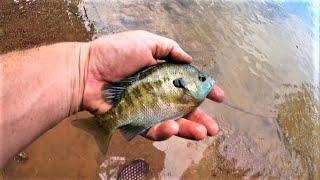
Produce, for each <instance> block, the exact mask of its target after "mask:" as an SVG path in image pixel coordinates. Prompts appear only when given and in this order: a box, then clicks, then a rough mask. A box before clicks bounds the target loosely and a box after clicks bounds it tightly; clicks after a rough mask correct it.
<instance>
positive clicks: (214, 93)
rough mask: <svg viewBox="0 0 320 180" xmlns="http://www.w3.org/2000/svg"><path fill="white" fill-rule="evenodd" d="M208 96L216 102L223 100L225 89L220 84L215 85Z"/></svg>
mask: <svg viewBox="0 0 320 180" xmlns="http://www.w3.org/2000/svg"><path fill="white" fill-rule="evenodd" d="M207 98H209V99H211V100H213V101H216V102H222V101H223V99H224V91H223V90H222V89H221V88H220V87H219V86H217V85H214V86H213V88H212V90H211V92H210V93H209V94H208V96H207Z"/></svg>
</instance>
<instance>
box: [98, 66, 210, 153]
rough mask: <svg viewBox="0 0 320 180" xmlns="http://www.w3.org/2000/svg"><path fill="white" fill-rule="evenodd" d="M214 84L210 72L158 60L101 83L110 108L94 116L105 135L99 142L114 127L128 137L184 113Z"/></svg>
mask: <svg viewBox="0 0 320 180" xmlns="http://www.w3.org/2000/svg"><path fill="white" fill-rule="evenodd" d="M214 84H215V81H214V79H213V78H212V77H211V76H210V75H208V74H206V73H204V72H201V71H199V70H198V69H197V68H195V67H194V66H192V65H188V64H174V63H158V64H157V65H155V66H152V67H149V68H147V69H145V70H143V71H141V72H139V73H137V74H136V75H134V76H131V77H129V78H126V79H123V80H121V81H119V82H117V83H113V84H107V85H105V86H104V88H103V96H104V97H105V99H106V100H108V101H110V102H112V103H113V107H112V108H111V109H110V110H109V111H108V112H106V113H105V114H104V115H100V116H96V117H95V118H96V121H97V122H98V124H99V125H100V126H101V127H103V129H104V134H105V135H104V137H103V139H102V140H103V142H102V144H100V145H102V146H104V147H105V148H107V147H108V143H109V141H110V138H111V136H112V134H113V132H114V131H115V130H116V129H118V128H120V130H121V132H122V133H123V134H124V136H125V137H126V138H127V139H128V140H130V139H132V138H133V137H135V136H136V135H138V134H140V133H143V132H145V131H146V130H148V129H149V128H150V127H152V126H153V125H155V124H157V123H159V122H161V121H164V120H168V119H177V118H180V117H182V116H184V115H186V114H188V113H189V112H191V111H192V110H193V109H195V108H196V107H197V106H199V105H200V104H201V102H202V101H203V100H204V99H205V98H206V96H207V95H208V93H209V92H210V91H211V89H212V87H213V85H214ZM100 147H101V146H100ZM102 149H103V148H102Z"/></svg>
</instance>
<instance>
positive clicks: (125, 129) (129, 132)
mask: <svg viewBox="0 0 320 180" xmlns="http://www.w3.org/2000/svg"><path fill="white" fill-rule="evenodd" d="M145 130H146V127H143V126H131V125H130V124H128V125H125V126H122V127H120V131H121V133H122V134H123V136H124V137H125V138H126V139H127V140H128V141H130V140H131V139H133V138H134V137H135V136H136V135H138V134H140V133H143V132H144V131H145Z"/></svg>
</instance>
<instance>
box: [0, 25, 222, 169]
mask: <svg viewBox="0 0 320 180" xmlns="http://www.w3.org/2000/svg"><path fill="white" fill-rule="evenodd" d="M157 59H170V60H173V61H175V62H181V63H191V62H192V58H191V56H189V55H188V54H187V53H185V52H184V51H183V50H182V49H181V47H180V46H179V45H178V44H177V43H176V42H175V41H173V40H171V39H168V38H165V37H161V36H158V35H155V34H152V33H149V32H146V31H131V32H123V33H119V34H115V35H109V36H105V37H102V38H99V39H97V40H94V41H92V42H89V43H78V42H70V43H58V44H54V45H48V46H42V47H38V48H34V49H30V50H23V51H15V52H11V53H8V54H4V55H0V74H1V76H0V78H1V79H0V103H1V104H0V106H1V109H0V169H2V168H4V167H5V165H6V163H7V162H8V161H9V160H10V158H12V157H13V156H14V155H15V154H17V153H18V152H19V151H21V150H22V149H23V148H25V147H26V146H27V145H29V144H30V143H32V142H33V141H34V140H36V139H37V138H38V137H40V136H41V134H43V133H45V132H46V131H47V130H49V129H50V128H53V127H54V126H55V125H56V124H58V123H59V122H60V121H61V120H62V119H63V118H65V117H68V116H70V115H72V114H74V113H77V112H79V111H81V110H88V111H90V112H92V113H94V114H101V113H104V112H106V111H108V110H109V109H110V108H111V106H112V105H111V104H109V103H107V102H105V101H104V99H103V98H102V96H101V87H102V85H103V84H104V83H105V82H115V81H118V80H120V79H122V78H124V77H127V76H130V75H132V74H133V73H135V72H137V71H139V70H140V69H142V68H144V67H147V66H150V65H154V64H156V63H157ZM208 98H209V99H211V100H213V101H216V102H221V101H222V100H223V98H224V92H223V90H221V89H220V88H219V87H218V86H214V88H213V90H212V91H211V92H210V94H209V95H208ZM218 131H219V128H218V124H217V123H216V121H215V120H213V119H212V118H211V117H210V116H208V115H207V114H206V113H205V112H203V111H202V110H200V109H196V110H194V111H193V112H192V113H190V114H188V115H187V116H186V117H184V118H180V119H178V120H176V121H173V120H168V121H165V122H163V123H159V124H157V125H155V126H153V127H152V128H150V129H149V131H148V132H147V133H146V135H145V136H146V137H147V138H149V139H152V140H165V139H168V138H170V137H171V136H173V135H176V136H180V137H183V138H187V139H194V140H201V139H203V138H205V137H206V136H213V135H216V134H217V133H218Z"/></svg>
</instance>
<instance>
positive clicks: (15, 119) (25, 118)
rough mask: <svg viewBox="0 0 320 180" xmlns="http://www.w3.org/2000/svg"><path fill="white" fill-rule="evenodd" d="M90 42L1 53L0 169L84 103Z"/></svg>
mask: <svg viewBox="0 0 320 180" xmlns="http://www.w3.org/2000/svg"><path fill="white" fill-rule="evenodd" d="M88 56H89V45H88V44H84V43H82V44H81V43H60V44H55V45H51V46H44V47H39V48H34V49H31V50H26V51H21V52H13V53H10V54H6V55H2V56H0V73H1V74H0V75H1V76H0V77H1V79H0V103H1V104H0V108H1V109H0V168H1V167H3V166H4V164H5V162H7V160H8V159H9V158H10V157H12V156H13V155H14V154H16V153H18V152H19V150H21V148H23V147H25V146H26V145H28V144H30V143H31V142H32V141H33V140H35V139H36V138H37V137H39V136H40V135H41V134H42V133H44V132H45V131H46V130H48V129H50V128H51V127H53V126H55V125H56V124H57V123H58V122H59V121H61V120H62V119H63V118H65V117H67V116H69V115H71V114H73V113H76V112H77V111H78V110H79V108H80V105H81V103H82V96H83V90H84V78H85V76H86V69H87V63H88Z"/></svg>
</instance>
